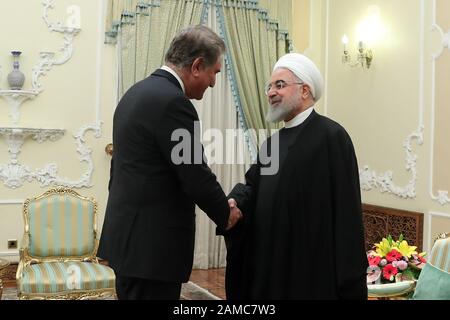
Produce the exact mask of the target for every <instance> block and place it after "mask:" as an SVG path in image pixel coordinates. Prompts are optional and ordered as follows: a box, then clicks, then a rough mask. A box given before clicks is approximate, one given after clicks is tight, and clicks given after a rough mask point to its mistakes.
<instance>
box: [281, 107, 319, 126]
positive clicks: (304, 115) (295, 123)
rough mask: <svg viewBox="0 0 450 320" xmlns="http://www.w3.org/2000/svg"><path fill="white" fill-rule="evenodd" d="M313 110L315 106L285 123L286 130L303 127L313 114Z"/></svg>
mask: <svg viewBox="0 0 450 320" xmlns="http://www.w3.org/2000/svg"><path fill="white" fill-rule="evenodd" d="M313 110H314V106H312V107H310V108H308V109H306V110H305V111H303V112H300V113H299V114H298V115H296V116H295V117H294V118H293V119H291V120H289V121H286V122H285V123H284V127H285V128H286V129H289V128H294V127H297V126H299V125H301V124H302V123H303V122H304V121H305V120H306V119H307V118H308V117H309V115H310V114H311V113H312V112H313Z"/></svg>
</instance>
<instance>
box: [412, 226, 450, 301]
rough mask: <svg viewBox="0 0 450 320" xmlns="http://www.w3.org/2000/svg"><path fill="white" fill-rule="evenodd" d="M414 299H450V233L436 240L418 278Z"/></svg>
mask: <svg viewBox="0 0 450 320" xmlns="http://www.w3.org/2000/svg"><path fill="white" fill-rule="evenodd" d="M413 299H414V300H450V233H444V234H442V235H440V236H439V237H438V238H437V239H436V241H435V242H434V245H433V248H432V249H431V253H430V256H429V257H428V262H427V263H426V264H425V267H424V268H423V270H422V272H421V273H420V276H419V279H418V280H417V285H416V290H415V292H414V296H413Z"/></svg>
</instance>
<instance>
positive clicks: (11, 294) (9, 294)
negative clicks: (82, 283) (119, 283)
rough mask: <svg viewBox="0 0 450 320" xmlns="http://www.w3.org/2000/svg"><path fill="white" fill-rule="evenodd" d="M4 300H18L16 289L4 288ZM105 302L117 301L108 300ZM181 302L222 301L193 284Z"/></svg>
mask: <svg viewBox="0 0 450 320" xmlns="http://www.w3.org/2000/svg"><path fill="white" fill-rule="evenodd" d="M2 300H18V298H17V289H16V288H3V296H2ZM105 300H115V299H114V298H111V297H110V298H106V299H105ZM180 300H221V299H220V298H218V297H217V296H215V295H213V294H212V293H211V292H209V291H208V290H206V289H204V288H202V287H200V286H198V285H197V284H195V283H193V282H187V283H183V285H182V287H181V296H180Z"/></svg>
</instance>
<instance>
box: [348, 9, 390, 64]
mask: <svg viewBox="0 0 450 320" xmlns="http://www.w3.org/2000/svg"><path fill="white" fill-rule="evenodd" d="M388 31H389V30H388V28H387V27H386V25H385V23H384V22H383V21H382V19H381V10H380V8H379V7H378V6H375V5H372V6H369V7H368V8H367V14H366V15H365V17H364V18H363V19H362V20H361V21H360V22H359V24H358V25H357V27H356V34H355V38H357V39H359V43H358V52H357V53H356V60H355V61H352V57H351V55H350V54H349V52H348V49H347V45H348V40H349V39H348V37H347V35H344V36H343V37H342V43H343V44H344V54H343V55H342V63H344V64H347V65H349V66H351V67H356V66H361V67H363V68H367V69H369V68H370V66H371V65H372V60H373V53H372V48H373V46H374V44H376V43H378V42H379V41H383V42H384V41H386V37H387V35H388V33H389V32H388Z"/></svg>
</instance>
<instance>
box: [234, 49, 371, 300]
mask: <svg viewBox="0 0 450 320" xmlns="http://www.w3.org/2000/svg"><path fill="white" fill-rule="evenodd" d="M322 90H323V79H322V76H321V74H320V71H319V70H318V69H317V67H316V66H315V65H314V63H313V62H312V61H311V60H310V59H308V58H306V57H305V56H303V55H300V54H296V53H291V54H287V55H285V56H283V57H282V58H280V60H279V61H278V62H277V63H276V65H275V67H274V70H273V73H272V76H271V80H270V83H269V84H268V85H267V87H266V93H267V97H268V101H269V112H268V114H267V117H266V119H267V120H268V121H272V122H279V121H281V120H283V121H284V122H285V127H284V128H283V129H281V130H280V131H279V132H277V133H276V134H275V135H273V136H271V137H270V138H269V139H268V140H267V141H266V142H265V145H263V148H261V150H260V154H259V157H258V162H257V163H256V164H254V165H252V167H251V168H250V169H249V170H248V172H247V173H246V176H245V178H246V184H245V185H244V184H237V185H236V186H235V187H234V188H233V190H232V191H231V193H230V195H229V196H228V197H229V199H234V200H235V202H234V205H235V206H237V207H239V208H240V209H241V210H242V212H243V214H244V219H243V220H242V221H241V222H239V223H238V225H237V226H236V227H235V228H234V229H232V230H231V231H230V232H228V233H227V234H225V241H226V244H227V250H228V253H227V270H226V292H227V298H228V299H232V300H235V299H367V285H366V270H367V258H366V254H365V249H364V230H363V222H362V210H361V194H360V186H359V173H358V165H357V160H356V155H355V151H354V148H353V144H352V141H351V139H350V137H349V135H348V134H347V132H346V131H345V129H344V128H343V127H342V126H341V125H339V124H338V123H336V122H334V121H333V120H331V119H329V118H327V117H324V116H321V115H319V114H317V113H316V112H315V111H314V109H313V106H314V104H315V103H316V102H317V100H319V99H320V96H321V94H322ZM263 149H264V150H275V152H272V154H270V155H269V157H270V158H271V159H272V162H271V163H269V164H268V163H267V161H262V157H263V156H264V158H265V159H267V155H263V154H262V150H263ZM277 149H278V151H279V152H276V150H277ZM277 155H278V156H277ZM277 161H278V162H277ZM276 162H277V163H276ZM263 163H265V164H263ZM270 166H272V167H275V168H279V169H278V170H277V172H275V173H274V172H272V171H273V170H269V169H270V168H269V167H270ZM231 201H233V200H231Z"/></svg>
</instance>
